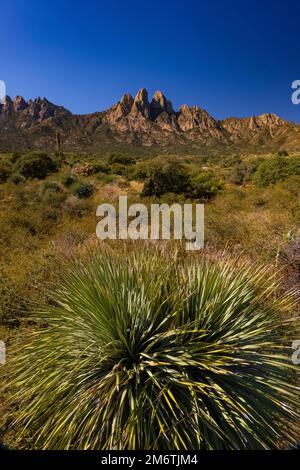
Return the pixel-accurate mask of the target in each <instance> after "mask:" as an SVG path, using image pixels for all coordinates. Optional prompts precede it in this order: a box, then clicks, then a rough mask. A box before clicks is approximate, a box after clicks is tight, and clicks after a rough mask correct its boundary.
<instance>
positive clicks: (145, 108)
mask: <svg viewBox="0 0 300 470" xmlns="http://www.w3.org/2000/svg"><path fill="white" fill-rule="evenodd" d="M130 114H131V116H137V115H139V114H142V115H143V116H144V117H145V118H147V119H149V118H150V117H151V110H150V105H149V101H148V92H147V90H146V88H141V89H140V90H139V91H138V93H137V95H136V97H135V98H134V102H133V105H132V108H131V112H130Z"/></svg>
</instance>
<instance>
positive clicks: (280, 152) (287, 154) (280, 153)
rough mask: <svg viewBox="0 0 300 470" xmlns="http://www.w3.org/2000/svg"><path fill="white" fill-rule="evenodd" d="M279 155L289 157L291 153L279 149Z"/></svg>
mask: <svg viewBox="0 0 300 470" xmlns="http://www.w3.org/2000/svg"><path fill="white" fill-rule="evenodd" d="M277 155H278V156H279V157H288V156H289V153H288V151H287V150H279V152H278V153H277Z"/></svg>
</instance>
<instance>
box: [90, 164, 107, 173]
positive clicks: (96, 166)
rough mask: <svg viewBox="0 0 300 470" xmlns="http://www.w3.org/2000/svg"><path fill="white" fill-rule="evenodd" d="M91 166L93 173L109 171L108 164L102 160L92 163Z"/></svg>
mask: <svg viewBox="0 0 300 470" xmlns="http://www.w3.org/2000/svg"><path fill="white" fill-rule="evenodd" d="M93 167H94V173H109V172H110V168H109V165H107V164H105V163H102V162H97V163H93Z"/></svg>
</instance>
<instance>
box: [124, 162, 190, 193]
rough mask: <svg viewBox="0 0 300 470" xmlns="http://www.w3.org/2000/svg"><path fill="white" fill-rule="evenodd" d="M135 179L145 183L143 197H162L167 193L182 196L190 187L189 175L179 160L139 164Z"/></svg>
mask: <svg viewBox="0 0 300 470" xmlns="http://www.w3.org/2000/svg"><path fill="white" fill-rule="evenodd" d="M133 178H134V179H137V180H139V181H144V189H143V192H142V195H143V196H157V197H160V196H162V195H163V194H165V193H175V194H181V193H184V192H185V191H186V190H187V187H188V173H187V170H186V168H185V166H184V165H183V164H182V163H181V162H179V161H177V159H159V160H154V161H150V162H143V163H141V164H139V165H138V166H137V167H136V169H135V173H134V175H133Z"/></svg>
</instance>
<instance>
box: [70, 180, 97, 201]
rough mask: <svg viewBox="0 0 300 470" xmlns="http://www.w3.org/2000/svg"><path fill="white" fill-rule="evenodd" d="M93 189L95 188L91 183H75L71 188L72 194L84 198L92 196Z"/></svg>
mask: <svg viewBox="0 0 300 470" xmlns="http://www.w3.org/2000/svg"><path fill="white" fill-rule="evenodd" d="M94 189H95V188H94V186H93V185H92V184H91V183H77V184H75V185H74V187H73V188H72V193H73V194H74V196H77V197H79V198H80V199H84V198H88V197H90V196H92V194H93V192H94Z"/></svg>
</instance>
